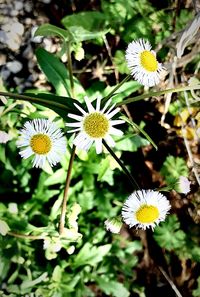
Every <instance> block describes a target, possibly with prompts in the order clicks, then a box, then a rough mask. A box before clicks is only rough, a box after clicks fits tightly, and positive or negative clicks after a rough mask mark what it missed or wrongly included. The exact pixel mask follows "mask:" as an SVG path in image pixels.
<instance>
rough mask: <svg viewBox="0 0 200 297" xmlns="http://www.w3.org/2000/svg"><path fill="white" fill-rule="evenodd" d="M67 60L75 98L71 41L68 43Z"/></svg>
mask: <svg viewBox="0 0 200 297" xmlns="http://www.w3.org/2000/svg"><path fill="white" fill-rule="evenodd" d="M67 61H68V64H67V65H68V71H69V80H70V85H71V93H72V97H73V98H74V79H73V72H72V57H71V43H70V41H69V42H68V43H67Z"/></svg>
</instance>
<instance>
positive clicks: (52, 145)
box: [17, 119, 66, 168]
mask: <svg viewBox="0 0 200 297" xmlns="http://www.w3.org/2000/svg"><path fill="white" fill-rule="evenodd" d="M20 134H21V135H20V139H19V140H18V141H17V146H18V147H19V148H23V149H22V150H20V152H19V154H20V155H21V156H22V158H24V159H27V158H29V157H30V156H32V155H34V158H33V160H32V163H33V167H40V168H43V167H44V165H45V162H46V161H48V162H49V164H50V166H53V165H56V164H57V163H58V162H59V161H60V155H63V154H64V153H65V151H66V139H65V137H64V136H63V133H62V131H61V129H58V128H57V127H56V125H55V123H52V122H50V121H49V120H46V119H34V120H33V121H29V122H26V123H25V125H24V127H23V128H22V129H21V131H20Z"/></svg>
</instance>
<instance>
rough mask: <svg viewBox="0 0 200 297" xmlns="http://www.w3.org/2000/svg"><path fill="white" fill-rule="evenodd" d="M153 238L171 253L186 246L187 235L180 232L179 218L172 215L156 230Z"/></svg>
mask: <svg viewBox="0 0 200 297" xmlns="http://www.w3.org/2000/svg"><path fill="white" fill-rule="evenodd" d="M153 237H154V239H155V240H156V241H157V243H158V244H159V245H160V246H161V247H162V248H165V249H166V250H169V251H171V250H177V249H181V248H182V247H183V246H184V245H185V239H186V234H185V233H184V232H183V231H182V230H180V223H179V221H178V218H177V216H176V215H171V216H169V217H168V218H167V220H166V221H165V222H163V223H161V224H160V226H157V227H156V228H155V230H154V234H153Z"/></svg>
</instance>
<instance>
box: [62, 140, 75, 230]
mask: <svg viewBox="0 0 200 297" xmlns="http://www.w3.org/2000/svg"><path fill="white" fill-rule="evenodd" d="M75 151H76V147H75V145H73V147H72V151H71V157H70V160H69V165H68V171H67V177H66V182H65V189H64V195H63V201H62V209H61V215H60V225H59V234H60V235H62V233H63V230H64V227H65V216H66V210H67V199H68V191H69V185H70V177H71V172H72V165H73V162H74V157H75Z"/></svg>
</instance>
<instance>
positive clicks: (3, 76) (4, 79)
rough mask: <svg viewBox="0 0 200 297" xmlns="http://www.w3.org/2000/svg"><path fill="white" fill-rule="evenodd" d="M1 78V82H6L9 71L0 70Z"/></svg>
mask: <svg viewBox="0 0 200 297" xmlns="http://www.w3.org/2000/svg"><path fill="white" fill-rule="evenodd" d="M0 73H1V77H2V80H3V81H6V80H7V79H8V77H9V76H10V71H9V70H7V69H4V68H2V69H1V72H0Z"/></svg>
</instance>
